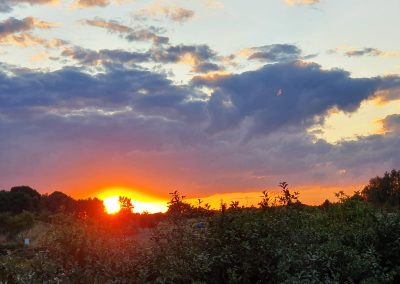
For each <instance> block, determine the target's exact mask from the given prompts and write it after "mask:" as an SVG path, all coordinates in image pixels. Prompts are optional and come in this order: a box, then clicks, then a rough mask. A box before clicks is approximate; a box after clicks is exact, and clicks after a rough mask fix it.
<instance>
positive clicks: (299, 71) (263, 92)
mask: <svg viewBox="0 0 400 284" xmlns="http://www.w3.org/2000/svg"><path fill="white" fill-rule="evenodd" d="M383 81H385V82H389V80H388V79H387V80H382V79H381V78H370V79H357V78H351V77H350V74H349V73H348V72H345V71H343V70H322V69H321V66H319V65H317V64H311V63H309V64H304V63H302V62H294V63H293V62H292V63H280V64H272V65H266V66H264V67H263V68H261V69H259V70H256V71H249V72H245V73H242V74H237V75H231V76H224V77H219V78H215V79H204V78H202V77H197V78H196V77H195V78H194V79H193V84H194V85H197V86H207V87H210V88H213V89H214V93H213V95H212V96H211V99H210V102H209V104H208V109H209V111H210V116H211V117H212V121H213V123H211V126H210V130H211V131H221V130H224V129H230V128H232V127H235V126H236V125H238V124H240V123H246V125H247V129H248V130H249V135H260V134H268V133H272V132H274V131H276V130H278V129H282V128H290V127H296V128H306V127H309V126H310V125H313V124H315V123H317V122H318V121H316V119H318V117H321V116H323V115H324V114H325V113H326V112H327V111H328V110H329V109H331V108H334V107H335V108H338V109H339V110H343V111H346V112H352V111H355V110H356V109H357V108H358V107H359V105H360V103H361V102H362V101H363V100H365V99H367V98H369V97H371V96H373V95H374V94H375V92H376V91H377V90H379V89H380V88H384V85H383ZM279 93H281V94H282V95H277V94H279Z"/></svg>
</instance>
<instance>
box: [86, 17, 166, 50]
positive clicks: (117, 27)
mask: <svg viewBox="0 0 400 284" xmlns="http://www.w3.org/2000/svg"><path fill="white" fill-rule="evenodd" d="M82 22H83V23H84V24H87V25H90V26H94V27H98V28H103V29H106V30H107V31H109V32H112V33H119V34H120V35H121V36H122V37H123V38H125V39H126V40H128V41H152V42H153V43H154V44H166V43H168V41H169V38H168V37H164V36H159V35H157V34H156V32H157V31H158V30H157V29H155V28H152V27H150V28H146V29H143V28H142V29H135V28H131V27H128V26H125V25H123V24H121V23H119V22H117V21H112V20H111V21H106V20H104V19H101V18H96V19H92V20H83V21H82Z"/></svg>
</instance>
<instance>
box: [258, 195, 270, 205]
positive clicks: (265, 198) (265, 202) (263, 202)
mask: <svg viewBox="0 0 400 284" xmlns="http://www.w3.org/2000/svg"><path fill="white" fill-rule="evenodd" d="M261 198H262V200H261V201H260V202H259V203H258V205H260V208H262V209H266V208H268V207H269V206H270V204H269V203H270V197H269V196H268V192H267V191H266V190H263V191H262V196H261Z"/></svg>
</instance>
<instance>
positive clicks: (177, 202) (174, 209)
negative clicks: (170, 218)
mask: <svg viewBox="0 0 400 284" xmlns="http://www.w3.org/2000/svg"><path fill="white" fill-rule="evenodd" d="M169 195H170V196H171V200H170V201H169V202H168V213H171V214H184V213H189V212H191V211H192V206H191V205H190V204H189V203H186V202H184V201H183V199H184V198H185V197H186V196H184V195H181V194H180V193H179V191H177V190H175V191H174V192H170V193H169Z"/></svg>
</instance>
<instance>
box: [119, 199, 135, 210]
mask: <svg viewBox="0 0 400 284" xmlns="http://www.w3.org/2000/svg"><path fill="white" fill-rule="evenodd" d="M118 202H119V206H120V213H123V214H124V213H132V211H133V208H134V206H133V204H132V200H131V199H130V198H128V197H126V196H120V197H118Z"/></svg>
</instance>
